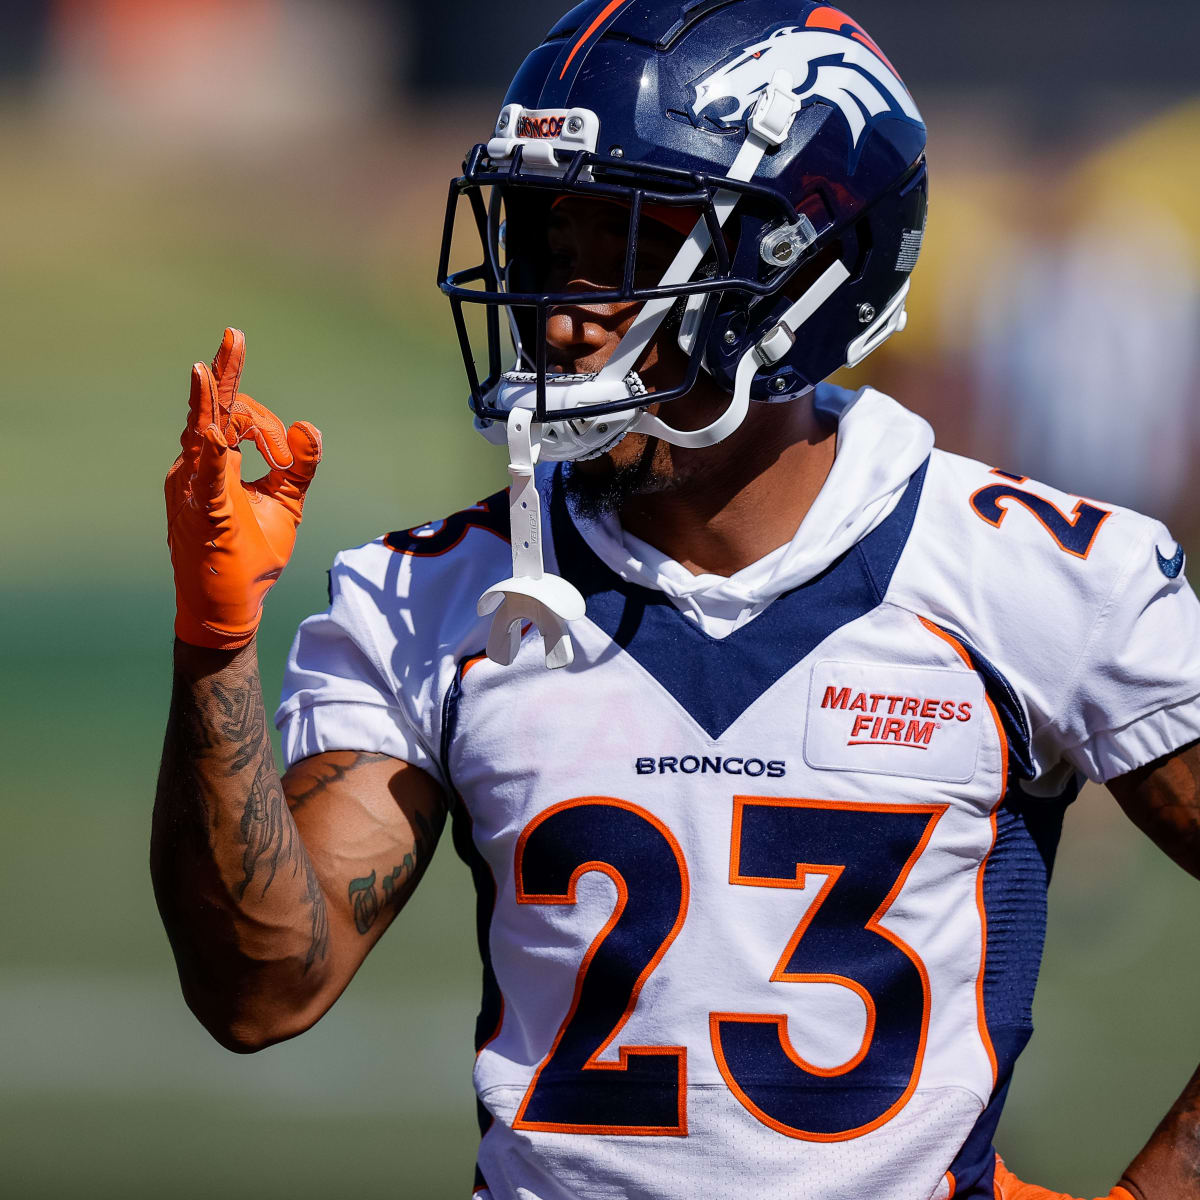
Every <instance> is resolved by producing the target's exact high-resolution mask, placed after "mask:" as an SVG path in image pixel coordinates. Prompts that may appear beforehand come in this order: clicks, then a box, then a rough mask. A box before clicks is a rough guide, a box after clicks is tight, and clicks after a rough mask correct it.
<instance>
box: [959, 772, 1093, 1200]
mask: <svg viewBox="0 0 1200 1200" xmlns="http://www.w3.org/2000/svg"><path fill="white" fill-rule="evenodd" d="M1077 792H1078V787H1077V786H1076V785H1075V784H1074V783H1072V784H1071V785H1070V786H1069V787H1068V788H1067V789H1066V790H1065V791H1064V792H1062V793H1061V794H1060V795H1059V796H1055V797H1051V798H1049V799H1039V798H1037V797H1032V796H1028V795H1026V794H1025V793H1024V792H1023V791H1021V789H1020V787H1019V786H1018V785H1017V784H1016V783H1015V782H1014V783H1013V784H1012V785H1011V786H1010V787H1009V790H1008V793H1007V795H1006V796H1005V799H1004V803H1003V804H1002V805H1001V806H1000V808H999V809H998V811H997V813H996V842H995V845H994V846H993V848H992V853H991V855H990V856H989V858H988V862H987V867H986V868H985V869H984V875H983V905H984V912H985V913H986V915H987V931H988V933H987V961H986V962H985V964H984V971H983V1007H984V1014H985V1017H986V1020H987V1027H988V1033H989V1035H990V1036H991V1039H992V1046H993V1048H994V1050H995V1052H996V1067H997V1070H996V1088H995V1091H994V1092H993V1093H992V1097H991V1100H990V1101H989V1103H988V1105H987V1107H986V1108H985V1109H984V1111H983V1113H982V1114H981V1115H980V1117H979V1120H978V1121H977V1122H976V1123H975V1126H974V1128H973V1129H972V1130H971V1133H970V1134H969V1135H968V1137H967V1140H966V1141H965V1142H964V1143H963V1146H962V1149H961V1150H960V1151H959V1153H958V1155H957V1157H956V1158H955V1160H954V1162H953V1163H952V1164H951V1167H950V1171H951V1173H952V1174H953V1175H954V1178H955V1180H956V1181H957V1183H958V1190H956V1192H955V1200H985V1198H986V1200H992V1191H993V1186H992V1185H993V1175H994V1172H995V1160H996V1151H995V1148H994V1147H993V1145H992V1140H993V1138H994V1137H995V1135H996V1127H997V1125H998V1124H999V1122H1000V1114H1001V1112H1002V1110H1003V1108H1004V1101H1005V1098H1006V1097H1007V1095H1008V1088H1009V1084H1010V1083H1011V1081H1012V1074H1013V1067H1014V1066H1015V1064H1016V1061H1017V1056H1018V1055H1019V1054H1020V1053H1021V1051H1022V1050H1024V1049H1025V1046H1026V1044H1027V1043H1028V1042H1029V1039H1030V1036H1031V1035H1032V1034H1033V993H1034V989H1035V988H1036V986H1037V977H1038V971H1039V969H1040V967H1041V962H1042V948H1043V945H1044V942H1045V936H1046V891H1047V889H1048V887H1049V886H1050V876H1051V874H1052V872H1053V869H1054V856H1055V852H1056V851H1057V849H1058V840H1059V835H1060V834H1061V832H1062V823H1063V815H1064V813H1065V812H1066V810H1067V806H1068V805H1069V804H1070V803H1071V802H1072V801H1073V800H1074V799H1075V796H1076V794H1077Z"/></svg>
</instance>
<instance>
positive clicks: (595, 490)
mask: <svg viewBox="0 0 1200 1200" xmlns="http://www.w3.org/2000/svg"><path fill="white" fill-rule="evenodd" d="M658 446H659V442H658V440H657V439H656V438H648V439H647V440H646V445H645V447H644V448H643V450H642V452H641V454H639V455H638V456H637V458H636V459H634V460H633V461H632V462H628V463H621V464H616V463H614V462H613V461H612V460H611V459H610V458H609V457H608V456H607V455H606V456H604V457H603V458H600V459H595V460H592V461H591V462H588V463H586V464H584V465H582V466H580V465H577V464H574V463H572V464H570V465H569V466H568V468H567V470H566V471H564V472H563V477H562V478H563V484H562V488H563V496H564V498H565V499H566V501H567V505H568V506H569V507H570V509H571V513H572V514H573V515H574V516H575V517H578V518H580V519H581V520H584V521H600V520H603V519H604V518H605V517H609V516H613V515H615V514H616V513H619V512H620V510H621V508H622V506H623V505H625V504H626V503H627V502H628V501H630V500H632V499H634V498H635V497H638V496H650V495H653V494H654V493H656V492H665V491H668V490H669V489H670V488H671V486H672V480H671V479H670V478H669V477H665V476H663V475H662V474H660V473H659V472H657V471H656V470H655V461H654V460H655V454H656V452H657V449H658Z"/></svg>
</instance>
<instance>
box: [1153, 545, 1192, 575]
mask: <svg viewBox="0 0 1200 1200" xmlns="http://www.w3.org/2000/svg"><path fill="white" fill-rule="evenodd" d="M1154 553H1155V554H1157V555H1158V569H1159V570H1160V571H1161V572H1162V573H1163V574H1164V575H1165V576H1166V577H1167V578H1168V579H1178V578H1179V574H1180V572H1181V571H1182V570H1183V560H1184V557H1185V556H1184V553H1183V547H1182V546H1180V545H1179V544H1178V543H1176V545H1175V557H1174V558H1164V557H1163V552H1162V551H1161V550H1160V549H1159V548H1158V547H1157V546H1155V547H1154Z"/></svg>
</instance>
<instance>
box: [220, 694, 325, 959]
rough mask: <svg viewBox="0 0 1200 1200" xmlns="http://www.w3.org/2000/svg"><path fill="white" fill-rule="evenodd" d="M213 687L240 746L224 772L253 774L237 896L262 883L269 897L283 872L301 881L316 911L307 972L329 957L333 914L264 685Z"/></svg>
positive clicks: (225, 725)
mask: <svg viewBox="0 0 1200 1200" xmlns="http://www.w3.org/2000/svg"><path fill="white" fill-rule="evenodd" d="M212 690H213V698H214V699H215V700H216V703H217V706H218V710H217V711H216V712H215V713H214V714H213V717H212V718H211V719H212V720H213V723H214V724H215V725H216V727H217V729H218V730H219V732H220V734H221V737H222V738H224V739H227V740H228V741H230V742H232V743H233V744H234V746H235V749H234V753H233V757H232V758H231V759H230V760H229V763H228V765H227V766H226V769H225V773H226V774H227V775H228V776H231V777H232V776H237V775H242V774H243V773H246V772H251V775H250V779H249V782H248V784H247V794H246V803H245V806H244V807H243V809H242V818H241V822H240V833H241V839H242V843H243V845H244V847H245V848H244V850H243V852H242V878H241V880H240V881H239V883H238V885H237V888H236V894H237V898H238V899H239V900H242V899H244V898H245V896H246V892H247V890H248V889H249V888H250V885H251V884H252V883H254V884H256V886H257V885H258V882H259V881H261V891H259V893H258V894H259V896H260V898H265V897H266V895H267V891H268V890H269V889H270V887H271V884H272V883H273V882H274V881H275V878H276V876H277V875H278V874H279V873H280V872H281V871H282V872H285V873H286V874H287V875H288V876H290V877H291V878H292V879H299V880H300V882H301V885H302V888H303V893H304V898H305V900H306V901H307V903H308V905H309V908H310V910H311V912H310V916H311V929H310V942H309V948H308V953H307V955H306V958H305V963H304V970H305V971H306V972H307V971H308V970H309V968H310V967H311V966H312V965H313V963H314V962H316V961H317V959H319V958H320V959H323V958H324V957H325V955H326V953H327V951H328V949H329V914H328V912H327V910H326V905H325V895H324V893H323V892H322V891H321V884H320V881H319V880H318V879H317V873H316V871H315V870H314V869H313V865H312V862H311V860H310V859H309V857H308V853H307V851H306V850H305V848H304V843H303V842H302V841H301V840H300V833H299V831H298V830H297V828H296V823H295V821H293V820H292V817H291V813H290V812H289V811H288V806H287V801H286V799H285V797H284V794H283V787H282V786H281V785H280V782H279V775H278V773H277V772H276V770H275V756H274V753H273V752H272V749H271V739H270V736H269V734H268V733H267V722H266V714H265V711H264V709H263V701H262V685H261V684H260V682H259V679H258V676H257V674H255V675H253V676H251V677H250V678H249V679H248V680H246V683H245V686H243V687H229V686H226V685H223V684H221V683H217V682H214V683H213V685H212ZM215 740H216V739H214V738H212V737H211V735H210V736H209V738H208V742H209V744H210V745H211V744H212V743H213V742H214V741H215Z"/></svg>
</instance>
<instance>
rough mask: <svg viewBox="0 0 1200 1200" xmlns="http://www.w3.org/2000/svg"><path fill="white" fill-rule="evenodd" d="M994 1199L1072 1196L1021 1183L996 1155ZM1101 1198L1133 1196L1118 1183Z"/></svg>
mask: <svg viewBox="0 0 1200 1200" xmlns="http://www.w3.org/2000/svg"><path fill="white" fill-rule="evenodd" d="M996 1200H1072V1198H1071V1197H1070V1196H1068V1195H1067V1194H1066V1193H1065V1192H1051V1191H1048V1190H1047V1189H1046V1188H1042V1187H1038V1186H1037V1185H1036V1184H1033V1183H1022V1182H1021V1181H1020V1180H1019V1179H1018V1178H1017V1177H1016V1176H1015V1175H1014V1174H1013V1173H1012V1172H1011V1171H1010V1170H1009V1169H1008V1168H1007V1167H1006V1166H1005V1165H1004V1162H1003V1160H1002V1159H1001V1158H1000V1157H999V1156H997V1158H996ZM1102 1200H1133V1197H1132V1196H1131V1195H1130V1194H1129V1193H1128V1192H1127V1191H1126V1190H1125V1189H1124V1188H1123V1187H1121V1186H1120V1184H1118V1185H1117V1186H1116V1187H1115V1188H1113V1190H1112V1191H1111V1192H1109V1193H1108V1195H1107V1196H1105V1197H1103V1198H1102Z"/></svg>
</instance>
